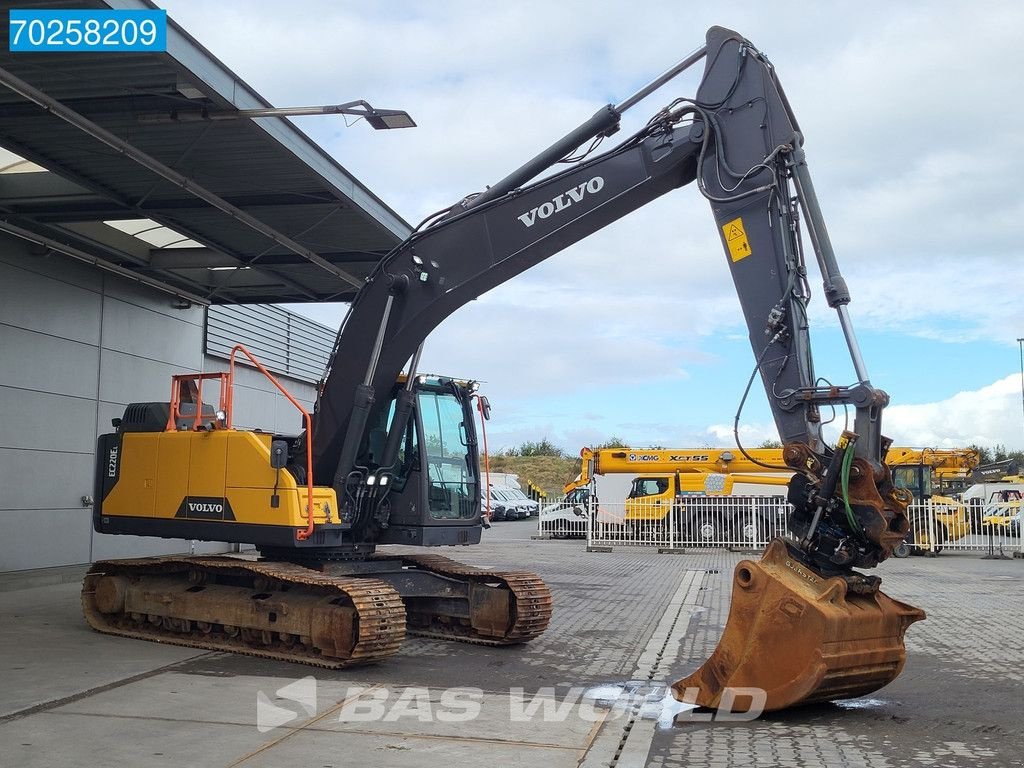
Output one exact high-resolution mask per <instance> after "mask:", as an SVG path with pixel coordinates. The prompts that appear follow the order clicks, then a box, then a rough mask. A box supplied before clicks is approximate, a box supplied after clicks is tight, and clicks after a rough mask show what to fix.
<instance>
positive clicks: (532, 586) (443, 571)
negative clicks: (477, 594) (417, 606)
mask: <svg viewBox="0 0 1024 768" xmlns="http://www.w3.org/2000/svg"><path fill="white" fill-rule="evenodd" d="M378 557H385V558H388V559H391V558H392V557H393V556H391V555H378ZM398 559H400V560H401V561H402V563H403V565H405V566H406V567H412V568H418V569H421V570H425V571H430V572H432V573H436V574H438V575H441V576H446V577H449V578H452V579H456V580H458V581H463V582H468V583H470V584H471V585H478V586H479V587H489V588H490V589H493V590H496V591H504V590H507V591H508V592H509V593H510V600H509V601H508V603H507V605H508V610H507V614H506V615H504V616H500V615H497V614H496V615H495V616H494V617H493V620H492V621H491V622H488V623H489V624H490V626H489V629H488V631H481V630H480V629H479V628H478V627H477V626H474V625H475V624H476V621H475V620H474V621H472V622H460V621H454V620H451V619H449V618H448V617H445V616H431V615H422V614H419V615H418V614H416V613H415V612H414V611H413V610H411V609H410V610H409V624H408V627H407V631H408V634H410V635H417V636H419V637H433V638H440V639H443V640H456V641H459V642H463V643H476V644H479V645H516V644H519V643H525V642H529V641H530V640H532V639H533V638H535V637H537V636H538V635H540V634H541V633H542V632H544V630H545V629H547V627H548V622H549V621H550V620H551V591H550V590H549V589H548V587H547V585H546V584H545V583H544V582H543V581H542V580H541V578H540V576H538V575H537V574H535V573H530V572H529V571H491V570H485V569H481V568H474V567H473V566H471V565H465V564H464V563H459V562H456V561H455V560H450V559H449V558H447V557H444V556H442V555H432V554H427V555H400V556H398ZM481 610H486V609H481Z"/></svg>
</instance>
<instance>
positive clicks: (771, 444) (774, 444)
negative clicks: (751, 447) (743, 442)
mask: <svg viewBox="0 0 1024 768" xmlns="http://www.w3.org/2000/svg"><path fill="white" fill-rule="evenodd" d="M757 447H758V448H781V447H782V443H781V442H779V441H778V440H762V441H761V443H760V444H759V445H758V446H757Z"/></svg>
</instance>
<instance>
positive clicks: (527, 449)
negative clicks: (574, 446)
mask: <svg viewBox="0 0 1024 768" xmlns="http://www.w3.org/2000/svg"><path fill="white" fill-rule="evenodd" d="M513 455H518V456H557V457H559V458H565V452H564V451H563V450H562V449H561V448H559V447H558V446H557V445H555V444H554V443H552V442H551V441H550V440H548V439H547V438H546V437H545V438H544V439H543V440H539V441H534V440H529V441H527V442H525V443H523V444H522V445H521V446H519V448H518V453H517V454H513Z"/></svg>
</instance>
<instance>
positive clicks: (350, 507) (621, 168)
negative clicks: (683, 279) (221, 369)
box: [83, 27, 924, 710]
mask: <svg viewBox="0 0 1024 768" xmlns="http://www.w3.org/2000/svg"><path fill="white" fill-rule="evenodd" d="M702 60H703V61H704V66H705V69H704V75H703V79H702V81H701V83H700V86H699V88H698V91H697V94H696V96H695V97H693V98H673V99H671V100H670V101H669V102H668V103H667V104H666V105H665V106H664V108H662V109H660V110H658V111H657V112H656V113H655V114H654V115H653V116H652V117H651V118H650V119H649V120H648V121H647V123H646V124H645V125H644V126H643V128H641V129H640V130H639V131H638V132H637V133H635V134H634V135H632V136H629V137H628V138H626V139H625V140H623V141H621V142H620V143H618V144H617V145H616V146H614V147H612V148H611V149H609V150H607V151H604V152H602V153H600V154H596V153H597V145H598V144H600V140H601V139H602V138H604V137H608V136H611V135H613V134H614V133H615V132H616V131H617V130H618V129H619V127H620V117H621V115H622V114H623V113H624V112H625V111H626V110H628V109H630V108H632V107H633V106H635V105H636V104H637V103H638V102H640V101H641V100H642V99H644V98H645V97H647V96H648V95H650V94H652V93H653V92H654V91H655V90H657V89H659V88H661V87H662V86H664V85H665V84H666V83H668V82H669V81H670V80H671V79H672V78H673V77H674V76H675V75H677V74H678V73H680V72H682V71H683V70H685V69H687V68H688V67H690V66H692V65H693V64H696V63H697V62H699V61H702ZM802 145H803V136H802V135H801V133H800V130H799V127H798V125H797V121H796V118H795V117H794V116H793V112H792V110H791V109H790V106H789V103H788V102H787V100H786V97H785V95H784V94H783V92H782V88H781V86H780V85H779V82H778V80H777V78H776V74H775V70H774V68H773V67H772V66H771V64H770V63H769V61H768V60H767V58H766V57H765V56H764V55H763V54H762V53H761V52H759V51H758V50H757V49H756V48H755V47H754V46H753V45H752V44H751V43H750V42H749V41H747V40H746V39H744V38H743V37H742V36H740V35H739V34H737V33H736V32H733V31H731V30H728V29H724V28H721V27H713V28H712V29H710V30H709V31H708V33H707V37H706V42H705V45H703V46H702V47H701V48H700V49H699V50H698V51H696V52H694V53H693V54H691V55H690V56H687V57H686V58H685V59H684V60H683V61H681V62H679V63H678V64H677V65H676V66H674V67H673V68H672V69H670V70H669V71H667V72H666V73H665V74H663V75H662V76H660V77H658V78H657V79H656V80H654V81H653V82H652V83H650V84H649V85H647V86H644V87H643V88H641V89H640V90H639V91H638V92H637V93H635V94H633V95H632V96H630V97H628V98H627V99H625V100H624V101H622V102H621V103H619V104H617V105H608V106H606V107H603V108H601V109H600V110H598V112H597V113H596V114H595V115H594V116H593V117H592V118H590V119H589V120H587V121H586V122H585V123H584V124H582V125H581V126H579V127H578V128H577V129H575V130H573V131H572V132H571V133H569V134H568V135H567V136H565V137H564V138H562V139H560V140H559V141H557V142H555V143H554V144H553V145H552V146H550V147H549V148H548V149H547V150H545V151H543V152H541V153H540V154H539V155H538V156H537V157H535V158H534V159H533V160H531V161H529V162H527V163H526V164H525V165H523V166H522V167H520V168H519V169H517V170H516V171H514V172H512V173H511V174H509V175H508V176H507V177H505V178H504V179H502V180H501V181H498V182H497V183H495V184H493V185H491V186H490V187H488V188H487V189H486V190H485V191H484V192H481V193H480V194H476V195H472V196H469V197H466V198H464V199H463V200H462V201H460V202H458V203H456V204H455V205H453V206H452V207H450V208H448V209H446V210H444V211H442V212H440V213H439V214H437V215H436V216H435V217H431V218H430V219H428V220H427V221H425V222H424V223H423V224H422V225H420V226H419V227H418V228H417V229H416V231H414V232H413V233H412V234H411V235H410V236H409V237H408V238H407V239H406V240H405V241H404V242H403V243H401V244H400V245H399V246H398V247H397V248H395V249H394V250H393V251H392V252H391V253H389V254H388V255H387V256H385V257H384V258H383V259H382V260H381V261H380V262H379V263H378V264H377V265H376V267H375V268H374V270H373V272H372V273H371V274H370V275H369V277H368V278H367V279H366V281H365V284H364V285H363V287H362V289H361V290H360V291H359V293H358V295H357V296H356V298H355V300H354V302H353V304H352V307H351V309H350V311H349V313H348V315H347V317H346V319H345V321H344V324H343V326H342V328H341V330H340V332H339V334H338V338H337V343H336V345H335V349H334V352H333V355H332V357H331V360H330V367H329V373H328V375H327V377H326V379H325V381H324V384H323V389H322V392H321V394H320V398H319V401H318V403H317V407H316V409H315V413H314V414H313V415H312V416H308V417H307V428H306V430H305V433H304V434H303V435H301V436H300V437H299V438H293V439H289V438H286V437H283V436H277V435H269V434H262V433H256V432H248V431H241V430H234V429H232V428H231V421H230V419H231V416H230V413H229V412H228V410H229V406H230V397H228V398H227V399H226V401H225V402H224V405H225V406H227V407H228V410H224V409H221V413H218V412H217V409H216V408H215V407H208V406H207V405H206V404H205V403H204V401H203V398H202V396H201V395H200V396H194V397H191V398H189V397H182V396H181V389H182V382H178V384H177V386H176V388H175V390H174V391H175V392H176V393H177V394H174V395H172V399H171V402H170V403H137V404H133V405H129V406H128V407H127V409H126V411H125V414H124V416H123V417H122V418H121V420H120V422H119V424H118V425H117V429H116V431H115V432H114V433H111V434H107V435H103V436H101V437H100V439H99V461H98V467H97V477H96V483H97V492H96V506H95V510H94V515H95V521H94V522H95V527H96V528H97V530H99V531H102V532H107V533H123V534H140V535H148V536H165V537H182V538H192V539H207V540H219V541H234V542H250V543H253V544H255V545H256V546H257V548H258V549H259V551H260V553H261V559H259V560H254V561H243V560H240V559H237V558H236V559H232V558H224V557H217V558H213V557H180V558H156V559H145V560H134V561H132V560H129V561H105V562H100V563H97V564H96V565H95V567H94V568H93V569H92V571H91V572H90V573H89V574H88V575H87V577H86V581H85V585H84V590H83V593H84V594H83V600H84V604H85V611H86V615H87V616H88V619H89V621H90V623H91V624H92V625H93V626H94V627H96V628H97V629H100V630H101V631H106V632H112V633H116V634H121V635H128V636H132V637H147V638H152V639H159V640H164V641H170V642H177V643H182V644H186V645H193V646H197V647H204V648H218V649H219V648H224V649H229V650H237V651H241V652H245V653H254V654H260V655H264V656H276V657H279V658H290V659H295V660H300V661H307V662H310V663H314V664H325V665H329V666H339V665H343V664H348V663H353V662H357V661H367V660H373V659H379V658H381V657H382V656H385V655H387V654H389V653H392V652H394V650H395V649H396V648H397V646H398V644H399V643H400V641H401V637H402V635H403V633H404V632H405V631H406V627H407V626H408V628H409V629H411V630H413V631H417V632H423V633H425V634H430V635H436V636H440V637H446V638H453V639H464V640H469V641H474V642H485V643H498V644H502V643H514V642H521V641H523V640H528V639H530V638H531V637H535V636H536V635H537V634H538V633H540V632H541V631H543V630H544V628H545V626H546V625H547V622H548V617H549V615H550V610H551V603H550V594H549V593H548V590H547V588H546V587H545V586H544V585H543V583H542V582H541V581H540V579H539V578H537V577H536V575H534V574H529V573H505V572H495V571H486V570H484V571H478V570H474V569H471V568H467V567H465V566H461V565H458V564H457V563H454V562H452V561H450V560H446V559H444V558H439V557H436V556H430V555H416V556H405V555H386V554H381V553H378V552H376V551H375V550H376V547H377V546H378V545H380V544H412V545H420V546H434V545H450V544H473V543H476V542H477V541H479V538H480V527H481V520H480V509H479V507H480V492H479V483H480V478H479V465H478V462H477V447H476V437H475V434H474V431H473V419H472V412H471V407H470V398H471V396H472V392H471V391H470V390H471V387H466V386H464V385H462V384H460V383H459V382H456V381H452V380H451V379H446V378H430V377H425V376H423V375H421V374H420V373H419V371H418V360H419V350H420V349H421V347H422V345H423V342H424V340H425V339H426V338H427V336H428V335H429V334H430V332H431V331H432V330H433V329H434V328H435V327H437V325H438V324H440V323H441V322H442V321H443V320H444V319H445V318H447V317H449V316H450V315H451V314H452V313H453V312H454V311H455V310H456V309H458V308H459V307H461V306H463V305H464V304H466V303H467V302H469V301H472V300H473V299H475V298H476V297H478V296H480V295H481V294H482V293H484V292H486V291H487V290H489V289H491V288H493V287H495V286H497V285H499V284H501V283H503V282H505V281H506V280H509V279H510V278H512V277H514V276H515V275H518V274H520V273H522V272H523V271H525V270H527V269H529V268H530V267H532V266H534V265H536V264H538V263H539V262H541V261H542V260H544V259H546V258H547V257H549V256H551V255H552V254H554V253H556V252H558V251H560V250H562V249H563V248H565V247H566V246H568V245H570V244H572V243H575V242H578V241H580V240H582V239H583V238H585V237H587V236H588V235H589V234H591V233H593V232H595V231H597V230H599V229H601V228H603V227H605V226H607V225H608V224H610V223H612V222H613V221H615V220H616V219H618V218H620V217H622V216H625V215H627V214H629V213H630V212H632V211H634V210H636V209H638V208H640V207H642V206H643V205H645V204H646V203H648V202H650V201H651V200H653V199H655V198H657V197H660V196H661V195H664V194H666V193H669V192H671V191H673V190H675V189H677V188H679V187H682V186H685V185H687V184H689V183H691V182H696V186H697V188H698V189H699V191H700V192H701V193H702V194H703V196H704V197H705V198H706V199H707V200H708V201H709V202H710V204H711V209H712V214H713V216H714V219H715V226H716V229H717V231H718V234H719V237H720V239H721V242H722V245H723V247H724V250H725V255H726V262H727V264H728V266H729V269H730V271H731V273H732V277H733V281H734V284H735V286H736V290H737V293H738V295H739V300H740V304H741V307H742V310H743V314H744V317H745V320H746V324H747V328H748V331H749V337H750V342H751V346H752V348H753V352H754V356H755V359H756V364H755V373H754V374H752V375H751V380H750V381H751V383H752V382H753V379H754V378H755V376H756V374H757V373H759V374H760V377H761V380H762V383H763V385H764V389H765V392H766V394H767V397H768V401H769V404H770V406H771V409H772V412H773V415H774V419H775V423H776V426H777V427H778V430H779V435H780V438H781V440H782V442H783V444H784V449H783V458H784V464H785V466H786V467H788V468H789V469H791V470H793V472H794V475H793V479H792V481H791V482H790V483H789V487H788V500H789V502H790V504H791V506H792V511H791V513H790V517H789V530H790V531H792V532H793V538H792V539H789V540H782V539H777V540H775V541H774V542H773V543H772V544H771V545H770V546H769V548H768V550H767V552H766V554H765V556H764V558H763V559H762V560H761V561H760V562H753V561H743V562H741V563H740V565H739V566H738V567H737V569H736V573H735V577H734V587H733V597H732V607H731V611H730V617H729V621H728V624H727V627H726V630H725V633H724V635H723V637H722V641H721V643H720V645H719V647H718V648H717V649H716V651H715V652H714V654H713V655H712V657H711V659H710V660H709V661H708V662H707V663H706V664H705V665H704V666H703V667H701V668H700V669H699V670H697V671H696V672H694V674H692V675H690V676H689V677H687V678H685V679H684V680H681V681H679V682H678V683H677V684H676V686H675V691H676V693H677V695H678V696H680V697H681V698H683V697H686V698H688V700H693V699H692V697H688V696H687V693H688V689H691V690H692V689H694V688H696V689H698V690H699V694H698V695H697V697H696V699H695V700H696V703H698V704H701V705H705V706H715V705H716V704H717V703H718V702H719V700H720V697H721V696H722V694H723V691H724V690H725V689H726V688H728V687H736V686H742V687H757V688H761V689H763V690H764V691H765V692H766V695H767V701H766V704H765V706H766V708H767V709H769V710H772V709H779V708H782V707H787V706H790V705H793V704H798V703H803V702H808V701H819V700H828V699H836V698H846V697H852V696H858V695H862V694H864V693H867V692H870V691H873V690H875V689H877V688H878V687H880V686H882V685H885V684H886V683H888V682H889V681H890V680H892V679H893V678H894V677H895V676H896V675H898V674H899V672H900V670H901V668H902V666H903V664H904V660H905V652H904V646H903V635H904V632H905V630H906V628H907V626H908V625H909V624H910V623H912V622H914V621H917V620H919V619H922V618H924V613H923V612H922V611H920V610H918V609H916V608H913V607H911V606H908V605H905V604H902V603H900V602H898V601H896V600H893V599H891V598H889V597H887V596H886V595H885V594H883V593H882V592H881V591H880V590H879V583H880V580H879V578H878V577H876V576H869V575H865V574H863V573H861V572H860V571H858V570H855V569H857V568H861V569H863V568H873V567H875V566H876V565H878V564H879V563H881V562H882V561H883V560H885V559H886V558H888V557H889V556H890V555H891V554H892V551H893V548H894V547H896V546H897V545H898V544H899V543H900V542H902V541H903V539H904V537H905V536H906V534H907V531H908V521H907V518H906V515H905V510H906V508H907V505H908V503H909V502H910V499H911V497H910V494H909V493H908V492H907V491H905V490H902V489H899V488H897V487H895V486H894V484H893V482H892V476H891V473H890V471H889V468H888V466H886V464H885V463H884V461H883V457H884V455H885V450H886V448H887V447H888V443H889V441H888V440H886V439H885V438H884V437H883V436H882V432H881V418H882V412H883V410H884V408H885V406H886V405H887V403H888V402H889V398H888V396H887V395H886V394H885V393H884V392H883V391H881V390H879V389H877V388H876V387H874V386H873V385H872V384H871V381H870V378H869V376H868V373H867V368H866V365H865V363H864V360H863V359H862V356H861V353H860V349H859V347H858V345H857V342H856V337H855V334H854V331H853V327H852V324H851V320H850V316H849V313H848V309H847V305H848V304H849V302H850V293H849V290H848V289H847V285H846V282H845V280H844V279H843V277H842V275H841V274H840V271H839V267H838V265H837V263H836V259H835V255H834V253H833V249H832V246H831V243H830V240H829V236H828V232H827V231H826V228H825V222H824V218H823V217H822V214H821V211H820V210H819V207H818V202H817V198H816V195H815V192H814V189H813V186H812V182H811V177H810V174H809V171H808V168H807V162H806V157H805V154H804V150H803V146H802ZM581 147H583V148H584V149H583V150H582V151H580V148H581ZM562 161H566V163H565V164H564V165H561V166H559V165H558V164H559V163H561V162H562ZM555 168H561V170H556V171H555V172H553V173H550V174H549V175H547V176H542V177H541V178H540V180H539V181H534V179H535V178H536V177H538V176H541V175H542V174H544V173H545V172H548V171H551V170H552V169H555ZM803 228H806V231H807V240H808V242H809V244H810V247H811V250H812V251H813V254H814V257H815V260H816V261H817V263H818V266H819V269H820V272H821V275H822V279H823V282H824V291H823V296H824V299H825V301H826V302H827V304H828V306H829V307H831V308H833V309H834V310H835V312H836V314H837V316H838V320H839V323H840V326H841V327H842V329H843V332H844V338H845V340H846V346H847V348H848V352H849V355H850V359H851V362H852V364H853V370H854V372H855V375H856V380H855V381H854V383H852V384H850V385H831V384H830V385H827V386H822V385H821V381H822V380H821V379H820V378H819V377H818V376H817V375H816V373H815V371H814V368H813V365H812V360H811V347H810V337H809V331H808V314H807V305H808V302H809V300H810V297H811V291H810V287H809V282H808V273H807V265H806V260H805V251H804V236H803V235H802V233H801V231H802V229H803ZM633 263H634V264H635V268H636V269H640V270H642V269H643V267H642V262H641V260H639V259H638V260H636V261H635V262H633ZM681 311H684V310H681ZM403 369H407V371H408V374H407V376H406V378H405V379H404V380H402V379H400V374H401V372H402V370H403ZM199 383H201V381H200V382H199ZM226 384H229V382H226ZM748 388H749V384H748ZM186 389H188V387H186ZM229 389H230V387H229ZM190 399H191V401H192V402H189V400H190ZM842 406H850V407H851V408H852V409H853V410H854V412H855V416H854V419H853V429H852V430H850V431H847V432H844V433H843V435H842V436H841V437H840V439H839V441H838V442H837V443H836V444H835V445H829V444H828V443H827V442H826V440H825V439H824V437H823V434H822V428H821V423H822V419H821V410H822V409H823V408H833V407H842ZM403 608H404V610H403Z"/></svg>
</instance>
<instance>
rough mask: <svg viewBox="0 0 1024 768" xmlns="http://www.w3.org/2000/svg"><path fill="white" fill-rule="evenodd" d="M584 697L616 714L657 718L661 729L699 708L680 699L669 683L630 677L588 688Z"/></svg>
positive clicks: (650, 718)
mask: <svg viewBox="0 0 1024 768" xmlns="http://www.w3.org/2000/svg"><path fill="white" fill-rule="evenodd" d="M583 698H584V699H585V700H587V701H591V702H593V705H594V706H595V707H598V708H602V709H608V710H610V711H611V713H612V715H613V716H617V717H621V716H623V715H629V714H632V715H635V716H636V717H638V718H640V719H641V720H656V721H657V723H658V728H671V727H672V726H673V725H674V724H675V721H676V717H677V716H679V715H680V714H683V713H687V712H692V711H693V710H695V709H697V705H696V704H685V703H683V702H681V701H676V699H675V697H674V696H673V695H672V690H671V688H670V687H669V686H668V684H667V683H655V682H651V681H649V680H630V681H628V682H625V683H610V684H607V685H597V686H594V687H592V688H588V689H587V690H586V691H585V692H584V694H583Z"/></svg>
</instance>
